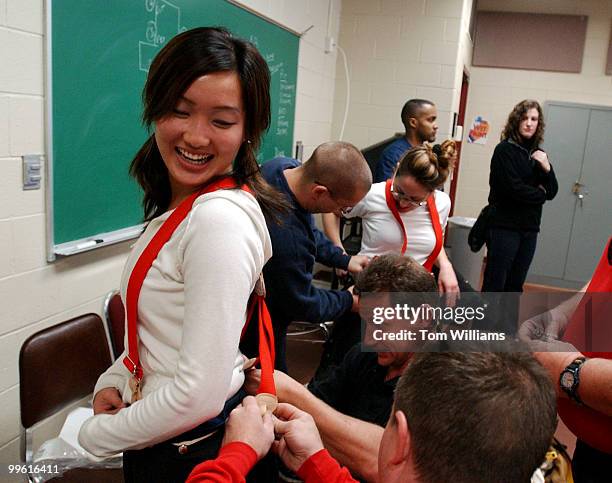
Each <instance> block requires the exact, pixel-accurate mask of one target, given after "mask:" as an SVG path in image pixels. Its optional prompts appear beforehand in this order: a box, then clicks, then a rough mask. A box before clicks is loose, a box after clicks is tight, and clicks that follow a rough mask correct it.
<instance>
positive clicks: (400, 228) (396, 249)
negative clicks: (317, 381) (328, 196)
mask: <svg viewBox="0 0 612 483" xmlns="http://www.w3.org/2000/svg"><path fill="white" fill-rule="evenodd" d="M455 157H456V149H455V143H454V142H453V141H451V140H448V141H445V142H444V143H442V145H436V146H435V147H434V148H432V147H430V146H428V145H423V146H417V147H414V148H412V149H410V150H409V151H407V152H406V153H405V154H404V156H403V157H402V158H401V159H400V161H399V163H398V165H397V167H396V168H395V172H394V175H393V177H392V178H391V179H390V180H387V181H386V182H382V183H376V184H373V185H372V188H371V189H370V191H369V192H368V194H367V195H366V196H365V198H363V199H362V200H361V201H360V202H359V203H358V204H357V205H356V206H355V207H354V208H352V209H351V210H350V212H349V213H346V214H345V215H344V216H345V217H346V218H354V217H360V218H361V219H362V221H363V236H362V239H361V250H360V252H359V254H360V255H366V256H368V257H375V256H379V255H385V254H387V253H396V254H402V255H409V256H411V257H412V258H414V259H415V260H416V261H417V262H419V263H420V264H422V265H423V266H425V268H427V269H428V270H429V271H432V270H433V267H434V266H436V267H437V270H436V271H439V274H438V288H439V290H440V292H445V293H448V294H449V295H450V296H451V300H454V298H455V297H456V295H457V294H458V292H459V285H458V283H457V277H456V276H455V272H454V270H453V267H452V265H451V263H450V261H449V260H448V257H447V256H446V253H445V251H444V247H443V246H442V245H443V234H444V229H445V227H446V222H447V219H448V213H449V211H450V205H451V202H450V198H449V197H448V195H447V194H446V193H444V192H442V191H439V190H437V189H436V188H438V187H440V186H441V185H442V184H444V182H445V181H446V179H447V178H448V174H449V172H450V170H451V169H452V166H453V164H454V160H455ZM332 231H333V233H327V235H328V236H330V235H333V238H332V237H330V238H332V239H333V241H334V242H335V243H336V244H338V245H341V242H340V235H339V230H337V229H336V230H332Z"/></svg>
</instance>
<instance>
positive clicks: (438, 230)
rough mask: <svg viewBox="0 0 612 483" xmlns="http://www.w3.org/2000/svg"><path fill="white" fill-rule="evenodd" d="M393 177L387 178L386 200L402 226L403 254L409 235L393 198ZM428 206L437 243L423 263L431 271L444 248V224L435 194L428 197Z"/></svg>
mask: <svg viewBox="0 0 612 483" xmlns="http://www.w3.org/2000/svg"><path fill="white" fill-rule="evenodd" d="M392 182H393V180H392V179H388V180H387V184H386V185H385V201H386V202H387V207H388V208H389V210H391V213H392V214H393V217H394V218H395V221H397V224H398V225H399V227H400V230H401V231H402V237H403V240H404V241H403V243H402V251H401V254H402V255H404V254H405V253H406V248H407V246H408V237H407V236H406V228H405V227H404V221H403V220H402V217H401V215H400V213H399V210H398V209H397V203H396V202H395V200H394V199H393V195H392V193H391V183H392ZM427 208H428V210H429V217H430V218H431V224H432V226H433V230H434V233H435V235H436V244H435V245H434V249H433V251H432V252H431V253H430V254H429V257H427V260H426V261H425V263H424V264H423V266H424V267H425V268H426V269H427V270H429V271H430V272H431V269H432V268H433V264H434V262H435V261H436V259H437V258H438V255H440V251H441V250H442V225H440V216H439V215H438V209H437V208H436V200H435V196H434V194H433V193H432V194H431V195H429V196H428V197H427Z"/></svg>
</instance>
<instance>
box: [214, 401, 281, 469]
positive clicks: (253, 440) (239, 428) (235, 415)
mask: <svg viewBox="0 0 612 483" xmlns="http://www.w3.org/2000/svg"><path fill="white" fill-rule="evenodd" d="M233 441H241V442H243V443H246V444H248V445H249V446H250V447H251V448H253V450H255V453H257V459H258V460H260V459H261V458H263V457H264V456H265V455H266V454H267V453H268V451H269V450H270V446H271V445H272V442H273V441H274V424H273V423H272V415H271V414H270V413H269V412H266V413H265V414H264V415H263V417H262V416H261V412H260V410H259V405H258V404H257V401H256V399H255V398H254V397H253V396H247V397H245V398H244V399H243V401H242V404H240V405H239V406H236V407H235V408H234V410H233V411H232V412H231V413H230V416H229V418H228V420H227V422H226V423H225V435H224V436H223V446H225V445H226V444H228V443H231V442H233Z"/></svg>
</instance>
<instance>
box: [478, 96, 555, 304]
mask: <svg viewBox="0 0 612 483" xmlns="http://www.w3.org/2000/svg"><path fill="white" fill-rule="evenodd" d="M543 136H544V118H543V115H542V108H541V107H540V104H539V103H538V102H537V101H533V100H524V101H521V102H519V103H518V104H517V105H516V106H514V109H512V112H511V113H510V115H509V116H508V120H507V122H506V126H505V127H504V130H503V132H502V135H501V142H500V143H499V144H498V145H497V146H496V147H495V151H494V153H493V157H492V158H491V171H490V176H489V186H490V191H489V205H491V206H493V210H492V214H491V217H490V220H489V223H488V225H489V230H488V234H487V240H486V244H487V266H486V269H485V274H484V281H483V286H482V291H483V292H522V291H523V283H524V282H525V278H526V277H527V271H528V270H529V266H530V265H531V261H532V259H533V255H534V253H535V249H536V241H537V238H538V232H539V231H540V220H541V217H542V205H543V204H544V203H545V202H546V201H547V200H552V199H553V198H554V197H555V195H556V194H557V190H558V186H557V178H556V177H555V173H554V170H553V168H552V165H551V164H550V162H549V160H548V156H547V154H546V153H545V152H544V151H543V150H542V149H541V148H540V144H541V143H542V139H543Z"/></svg>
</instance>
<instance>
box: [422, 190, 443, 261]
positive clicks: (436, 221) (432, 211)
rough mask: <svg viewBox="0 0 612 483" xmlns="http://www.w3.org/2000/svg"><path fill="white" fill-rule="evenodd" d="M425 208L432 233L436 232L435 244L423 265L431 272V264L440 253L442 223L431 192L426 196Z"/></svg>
mask: <svg viewBox="0 0 612 483" xmlns="http://www.w3.org/2000/svg"><path fill="white" fill-rule="evenodd" d="M427 208H429V216H430V218H431V224H432V225H433V229H434V233H435V234H436V244H435V246H434V249H433V251H432V252H431V253H430V254H429V257H428V258H427V260H426V261H425V263H424V264H423V266H424V267H425V268H426V269H427V270H429V271H430V272H431V269H432V268H433V264H434V262H435V261H436V260H437V259H438V255H440V251H441V250H442V225H441V224H440V216H439V215H438V208H436V197H435V196H434V194H433V193H432V194H431V195H429V197H428V198H427Z"/></svg>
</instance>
